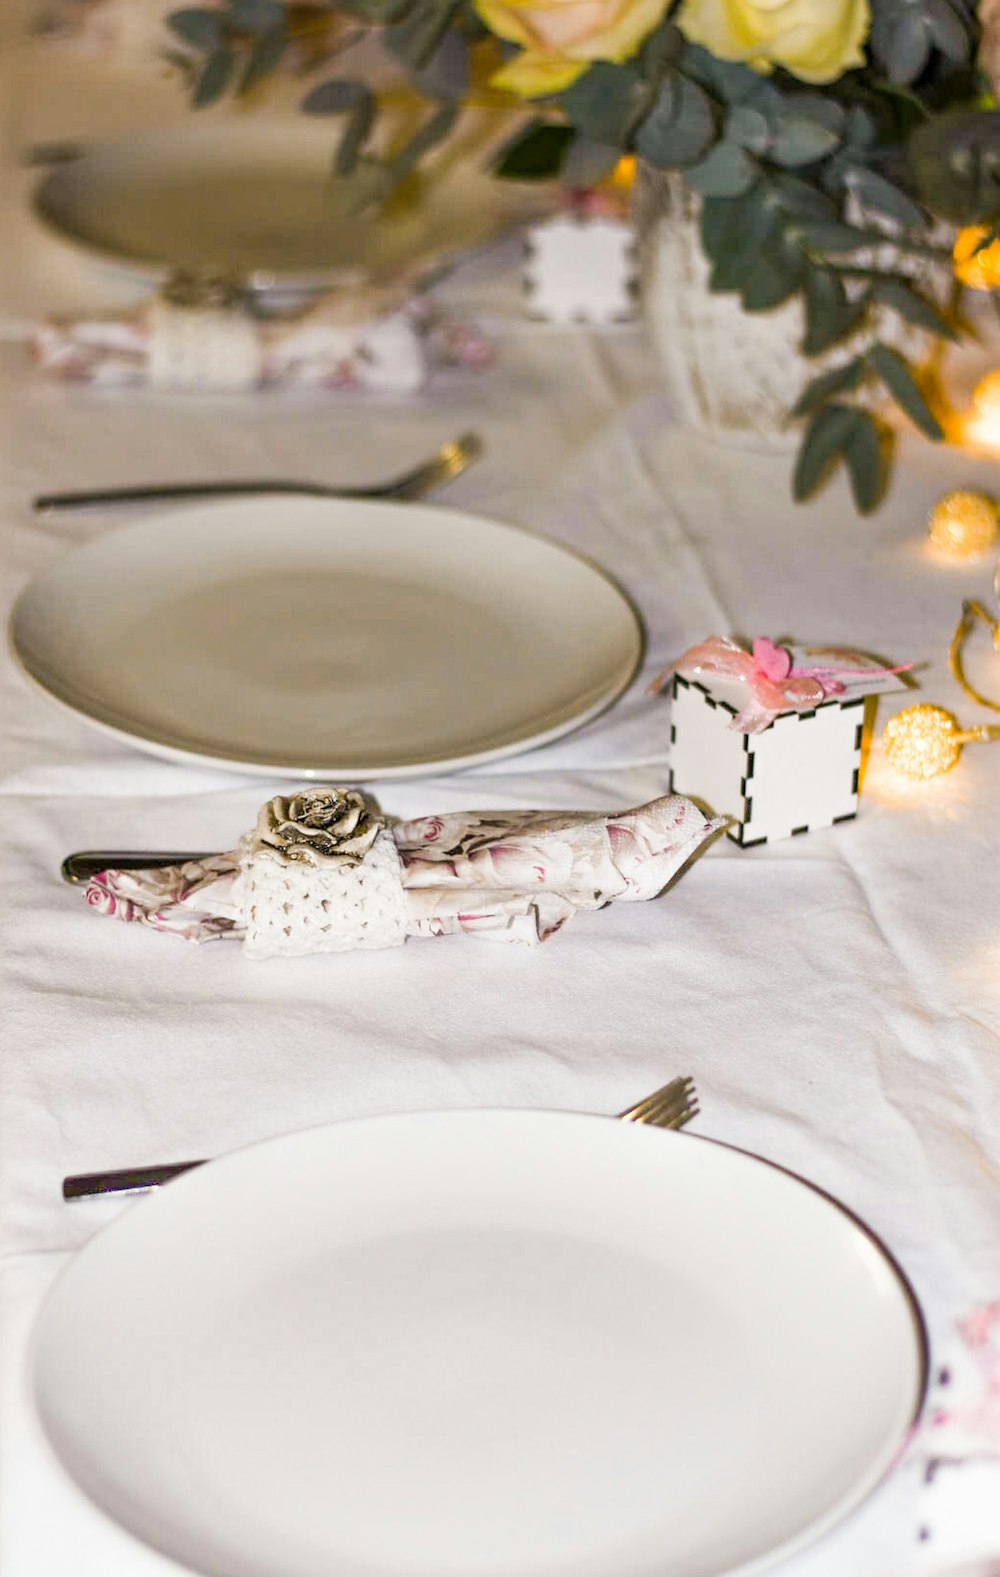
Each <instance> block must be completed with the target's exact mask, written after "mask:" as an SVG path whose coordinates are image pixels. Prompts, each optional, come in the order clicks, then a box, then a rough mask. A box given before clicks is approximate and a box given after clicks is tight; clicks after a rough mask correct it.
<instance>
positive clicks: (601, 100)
mask: <svg viewBox="0 0 1000 1577" xmlns="http://www.w3.org/2000/svg"><path fill="white" fill-rule="evenodd" d="M645 92H646V86H645V83H644V82H643V80H642V77H641V76H640V75H639V73H638V71H636V69H635V67H634V66H616V65H614V64H613V63H612V62H611V61H610V60H595V62H594V64H593V65H592V66H591V67H590V68H589V69H588V70H587V71H585V72H584V73H583V75H582V76H580V77H577V79H576V81H575V82H574V83H573V84H572V86H571V87H570V88H568V89H567V91H566V92H565V93H563V94H562V95H561V103H562V107H563V109H564V110H565V112H566V115H567V116H568V118H569V120H570V122H571V124H572V125H573V126H575V127H576V128H577V130H578V131H581V132H582V133H583V134H584V136H585V137H590V138H592V139H593V140H594V141H595V142H614V143H618V144H624V142H625V140H626V137H627V134H628V132H629V130H630V128H631V125H632V122H633V120H634V119H635V116H636V113H637V111H638V109H639V108H640V106H641V103H642V99H643V95H644V94H645Z"/></svg>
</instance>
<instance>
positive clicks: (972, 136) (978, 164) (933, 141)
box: [909, 110, 1000, 225]
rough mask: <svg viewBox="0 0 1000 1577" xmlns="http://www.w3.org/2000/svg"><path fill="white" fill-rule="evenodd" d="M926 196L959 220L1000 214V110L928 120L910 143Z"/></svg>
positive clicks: (943, 212) (989, 218) (973, 220)
mask: <svg viewBox="0 0 1000 1577" xmlns="http://www.w3.org/2000/svg"><path fill="white" fill-rule="evenodd" d="M909 152H910V165H911V168H912V170H913V173H914V175H915V178H916V182H917V186H918V188H919V190H920V192H921V194H922V197H923V201H924V202H925V203H926V204H927V206H928V208H930V209H931V210H932V211H933V212H934V213H936V214H939V215H940V216H941V218H942V219H950V220H952V221H954V222H955V223H956V224H963V225H966V224H992V223H993V222H994V220H997V219H1000V110H961V111H956V112H954V113H952V114H947V115H939V116H937V117H935V118H934V119H932V120H928V121H926V122H925V123H924V125H923V126H921V127H919V128H918V129H917V131H915V132H914V134H913V136H912V137H911V139H910V144H909Z"/></svg>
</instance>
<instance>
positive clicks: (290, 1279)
mask: <svg viewBox="0 0 1000 1577" xmlns="http://www.w3.org/2000/svg"><path fill="white" fill-rule="evenodd" d="M33 1357H34V1380H35V1396H36V1399H37V1405H38V1408H39V1410H40V1414H41V1418H42V1421H43V1423H44V1426H45V1429H46V1431H47V1433H48V1436H49V1438H50V1440H51V1442H52V1444H53V1445H54V1447H55V1450H56V1451H57V1453H58V1455H59V1457H60V1459H61V1460H62V1462H63V1464H64V1465H65V1467H66V1468H67V1469H68V1471H69V1472H70V1473H71V1474H72V1475H73V1476H74V1478H75V1479H76V1480H77V1482H78V1483H79V1484H80V1485H81V1486H82V1487H83V1488H84V1489H85V1490H86V1491H87V1492H88V1494H89V1495H90V1496H91V1497H92V1498H93V1499H94V1500H95V1501H96V1502H97V1504H98V1505H99V1506H100V1507H101V1508H102V1509H103V1510H104V1511H105V1512H106V1513H107V1514H108V1515H109V1516H111V1517H112V1518H114V1519H116V1520H117V1521H118V1522H119V1523H121V1524H122V1525H123V1526H124V1527H126V1528H127V1529H129V1530H130V1531H131V1532H132V1533H133V1534H135V1535H137V1536H138V1537H139V1538H140V1539H144V1540H146V1541H147V1542H148V1543H149V1544H151V1545H153V1546H154V1547H155V1548H156V1549H158V1550H161V1551H162V1552H163V1553H164V1554H166V1555H168V1556H170V1557H171V1558H172V1559H173V1560H175V1561H178V1562H180V1563H182V1564H183V1565H185V1566H188V1567H190V1568H192V1569H193V1570H194V1571H197V1572H202V1573H205V1574H208V1577H723V1574H726V1577H731V1574H733V1573H736V1572H739V1573H741V1574H744V1577H747V1574H749V1573H750V1572H755V1573H756V1572H759V1571H760V1570H762V1569H763V1568H764V1567H766V1566H769V1565H770V1564H771V1563H772V1562H773V1561H774V1560H775V1559H777V1558H778V1557H779V1556H781V1555H786V1554H788V1553H789V1551H790V1550H792V1549H795V1548H798V1547H799V1546H801V1545H803V1544H804V1543H806V1542H807V1541H808V1540H810V1539H813V1538H815V1537H816V1536H817V1535H818V1534H820V1533H821V1532H823V1531H824V1530H825V1529H827V1528H829V1527H830V1526H831V1525H832V1524H833V1523H834V1522H836V1521H837V1520H838V1519H839V1518H841V1517H843V1516H844V1515H845V1514H846V1513H847V1512H848V1511H850V1510H851V1509H852V1508H853V1507H854V1506H856V1505H857V1504H858V1502H859V1501H860V1500H861V1499H862V1498H863V1497H864V1496H865V1495H866V1494H867V1493H868V1492H869V1491H870V1490H871V1489H872V1488H873V1487H874V1485H875V1484H876V1483H877V1482H878V1481H879V1479H880V1478H881V1477H882V1476H883V1474H885V1472H886V1471H887V1470H888V1469H889V1468H890V1467H891V1465H892V1463H893V1461H894V1460H895V1459H896V1457H897V1456H898V1455H899V1453H900V1451H901V1450H902V1447H903V1445H904V1443H905V1441H906V1437H907V1430H908V1429H909V1427H910V1426H911V1424H912V1422H913V1419H914V1417H915V1414H916V1412H917V1410H918V1408H919V1406H920V1401H921V1396H922V1391H923V1382H924V1375H925V1352H924V1343H923V1338H922V1331H921V1324H920V1318H919V1314H918V1313H917V1309H916V1306H915V1303H914V1301H913V1298H912V1295H911V1294H910V1292H909V1290H908V1288H907V1287H906V1285H905V1283H904V1282H903V1280H902V1278H901V1276H900V1275H899V1273H898V1271H897V1270H896V1268H895V1266H894V1265H893V1264H892V1263H891V1261H890V1260H889V1259H888V1258H887V1256H886V1255H885V1254H884V1252H883V1251H882V1250H881V1249H880V1248H879V1246H878V1245H877V1244H876V1243H875V1242H874V1241H873V1239H872V1238H871V1237H870V1235H869V1234H868V1233H866V1232H865V1230H864V1229H863V1228H862V1227H860V1226H859V1224H858V1223H857V1222H856V1221H855V1220H854V1219H853V1218H852V1217H851V1216H849V1215H848V1214H847V1213H846V1212H845V1211H843V1210H842V1209H840V1208H838V1206H837V1205H836V1204H835V1203H834V1202H833V1201H831V1200H830V1199H828V1198H826V1197H825V1196H824V1195H822V1194H820V1193H817V1192H816V1191H815V1190H814V1189H812V1188H810V1187H808V1186H806V1185H805V1184H803V1183H802V1182H801V1181H799V1180H798V1179H797V1178H794V1177H792V1176H790V1175H789V1174H788V1173H786V1172H782V1171H779V1170H777V1169H776V1168H774V1167H771V1166H768V1165H766V1164H765V1163H764V1162H762V1161H759V1160H757V1159H755V1158H754V1157H752V1156H749V1155H744V1154H741V1153H740V1152H738V1151H735V1150H730V1149H727V1148H726V1147H725V1146H723V1145H719V1144H712V1143H708V1142H705V1141H704V1140H699V1139H694V1138H691V1137H689V1136H686V1135H683V1134H675V1133H667V1132H664V1131H662V1130H658V1129H653V1128H646V1127H643V1126H642V1125H640V1124H633V1123H620V1122H615V1121H614V1120H609V1119H608V1118H604V1117H593V1116H584V1115H580V1114H563V1113H558V1112H527V1111H461V1112H443V1113H441V1112H439V1113H409V1114H405V1115H400V1116H394V1117H379V1118H373V1119H369V1120H367V1121H360V1122H347V1123H338V1124H333V1125H331V1126H329V1127H324V1128H316V1129H313V1130H311V1131H308V1132H305V1133H298V1134H288V1135H286V1136H284V1137H282V1138H279V1139H275V1140H272V1141H269V1142H267V1143H265V1144H260V1145H255V1146H253V1147H252V1148H250V1149H247V1150H243V1151H241V1152H239V1153H237V1154H234V1155H231V1156H228V1157H225V1158H224V1159H222V1160H219V1161H213V1162H210V1163H209V1164H208V1165H207V1166H203V1167H199V1168H198V1169H197V1170H196V1171H193V1172H188V1173H186V1174H185V1176H183V1177H181V1178H179V1179H178V1180H177V1181H175V1182H172V1183H170V1184H168V1185H167V1187H165V1188H163V1189H162V1190H160V1192H159V1193H158V1194H156V1195H154V1196H153V1197H152V1198H150V1199H148V1200H146V1201H144V1202H143V1203H142V1204H139V1205H137V1206H135V1207H134V1208H133V1209H131V1210H129V1211H128V1212H127V1214H125V1215H124V1216H123V1217H122V1218H120V1219H119V1220H117V1221H116V1222H115V1223H114V1224H113V1225H111V1226H110V1227H109V1228H108V1229H107V1230H106V1231H104V1232H102V1233H100V1234H99V1235H98V1236H97V1237H96V1238H95V1239H94V1241H93V1242H91V1243H90V1244H88V1245H87V1247H86V1248H85V1249H84V1250H83V1252H82V1253H81V1254H80V1255H79V1256H78V1258H77V1259H76V1260H75V1261H74V1262H73V1263H72V1264H71V1265H70V1267H69V1269H68V1270H67V1271H66V1272H65V1273H64V1275H63V1276H62V1278H61V1280H60V1281H59V1283H58V1284H57V1285H56V1287H55V1288H54V1290H53V1292H52V1293H51V1295H50V1297H49V1300H48V1303H47V1305H46V1306H45V1308H44V1309H43V1311H42V1315H41V1318H40V1323H39V1326H38V1329H37V1333H36V1338H35V1344H34V1354H33ZM845 1577H847V1573H846V1572H845Z"/></svg>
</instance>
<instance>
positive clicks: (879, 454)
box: [844, 410, 888, 515]
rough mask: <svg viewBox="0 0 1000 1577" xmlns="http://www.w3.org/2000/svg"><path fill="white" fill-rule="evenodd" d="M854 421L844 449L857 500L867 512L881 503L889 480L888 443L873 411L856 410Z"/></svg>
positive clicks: (860, 508)
mask: <svg viewBox="0 0 1000 1577" xmlns="http://www.w3.org/2000/svg"><path fill="white" fill-rule="evenodd" d="M853 415H854V423H853V426H852V428H851V431H850V435H849V436H848V439H847V444H846V447H845V449H844V459H845V460H846V462H847V474H848V477H849V478H850V483H851V492H852V493H853V494H854V502H855V503H856V504H857V506H858V509H859V511H860V512H861V514H863V515H870V514H871V512H872V510H873V509H876V508H877V507H878V505H879V504H880V503H881V501H882V498H883V495H884V493H885V488H886V482H887V480H888V467H887V465H886V463H885V445H884V444H883V442H882V433H881V431H880V428H879V424H878V423H877V422H876V420H875V418H874V416H872V415H871V413H870V412H869V411H859V410H855V411H854V413H853Z"/></svg>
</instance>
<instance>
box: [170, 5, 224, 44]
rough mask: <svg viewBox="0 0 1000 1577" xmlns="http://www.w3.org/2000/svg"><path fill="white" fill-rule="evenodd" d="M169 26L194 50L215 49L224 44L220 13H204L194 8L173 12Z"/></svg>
mask: <svg viewBox="0 0 1000 1577" xmlns="http://www.w3.org/2000/svg"><path fill="white" fill-rule="evenodd" d="M167 26H168V27H169V28H170V30H171V32H173V33H176V35H177V37H178V38H180V39H182V40H183V41H184V43H185V44H190V45H191V46H192V48H194V49H205V50H210V49H215V47H216V45H217V44H220V43H221V42H222V16H221V13H220V12H218V11H203V10H201V9H200V8H198V7H194V6H189V7H186V8H185V9H184V10H182V11H171V13H170V15H169V16H168V17H167Z"/></svg>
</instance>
